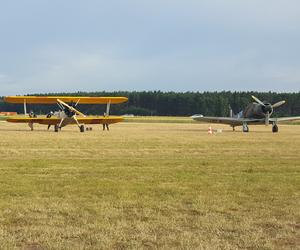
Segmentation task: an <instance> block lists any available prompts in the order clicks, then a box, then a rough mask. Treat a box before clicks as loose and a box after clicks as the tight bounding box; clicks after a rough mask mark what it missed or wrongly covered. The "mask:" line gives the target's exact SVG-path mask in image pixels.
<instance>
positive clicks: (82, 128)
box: [80, 125, 84, 133]
mask: <svg viewBox="0 0 300 250" xmlns="http://www.w3.org/2000/svg"><path fill="white" fill-rule="evenodd" d="M80 132H81V133H83V132H84V125H81V126H80Z"/></svg>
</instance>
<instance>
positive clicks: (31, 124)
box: [28, 122, 33, 131]
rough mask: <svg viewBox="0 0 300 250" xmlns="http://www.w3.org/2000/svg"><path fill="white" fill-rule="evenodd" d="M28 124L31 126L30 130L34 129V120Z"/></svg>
mask: <svg viewBox="0 0 300 250" xmlns="http://www.w3.org/2000/svg"><path fill="white" fill-rule="evenodd" d="M28 126H29V128H30V130H31V131H33V123H32V122H30V123H28Z"/></svg>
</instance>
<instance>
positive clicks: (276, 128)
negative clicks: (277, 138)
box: [272, 123, 278, 133]
mask: <svg viewBox="0 0 300 250" xmlns="http://www.w3.org/2000/svg"><path fill="white" fill-rule="evenodd" d="M272 132H273V133H278V126H277V124H275V123H274V124H273V126H272Z"/></svg>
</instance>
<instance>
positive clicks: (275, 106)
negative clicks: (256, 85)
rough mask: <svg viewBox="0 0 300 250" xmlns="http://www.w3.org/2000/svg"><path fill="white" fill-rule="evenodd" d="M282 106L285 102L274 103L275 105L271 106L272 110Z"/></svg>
mask: <svg viewBox="0 0 300 250" xmlns="http://www.w3.org/2000/svg"><path fill="white" fill-rule="evenodd" d="M283 104H285V101H280V102H276V103H275V104H273V105H272V108H278V107H280V106H282V105H283Z"/></svg>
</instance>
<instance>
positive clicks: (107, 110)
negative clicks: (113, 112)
mask: <svg viewBox="0 0 300 250" xmlns="http://www.w3.org/2000/svg"><path fill="white" fill-rule="evenodd" d="M110 103H111V100H109V102H108V103H107V106H106V116H109V110H110Z"/></svg>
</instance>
